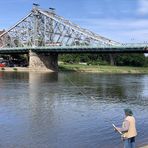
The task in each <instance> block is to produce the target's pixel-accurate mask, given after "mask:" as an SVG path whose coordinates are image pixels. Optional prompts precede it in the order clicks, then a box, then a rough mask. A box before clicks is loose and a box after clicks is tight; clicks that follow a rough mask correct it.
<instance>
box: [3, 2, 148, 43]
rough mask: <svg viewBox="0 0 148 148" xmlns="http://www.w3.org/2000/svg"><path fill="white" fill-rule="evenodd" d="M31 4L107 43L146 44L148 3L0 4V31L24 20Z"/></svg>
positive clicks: (147, 38)
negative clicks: (52, 10) (109, 41)
mask: <svg viewBox="0 0 148 148" xmlns="http://www.w3.org/2000/svg"><path fill="white" fill-rule="evenodd" d="M33 3H38V4H40V7H41V8H44V9H48V8H50V7H54V8H55V9H56V13H57V14H58V15H60V16H62V17H64V18H66V19H68V20H70V21H72V22H73V23H75V24H78V25H79V26H81V27H83V28H86V29H89V30H91V31H93V32H95V33H97V34H99V35H101V36H104V37H107V38H109V39H112V40H115V41H118V42H122V43H131V42H134V43H143V42H148V0H0V29H6V30H7V29H9V28H11V26H13V25H14V24H15V23H17V22H18V21H19V20H21V18H23V17H25V16H26V15H27V14H28V13H29V12H30V11H31V9H32V4H33Z"/></svg>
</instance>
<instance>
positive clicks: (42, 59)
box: [29, 50, 58, 72]
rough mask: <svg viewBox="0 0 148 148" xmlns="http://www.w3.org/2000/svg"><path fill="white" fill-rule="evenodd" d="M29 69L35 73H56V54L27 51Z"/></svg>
mask: <svg viewBox="0 0 148 148" xmlns="http://www.w3.org/2000/svg"><path fill="white" fill-rule="evenodd" d="M29 68H30V69H31V70H35V71H51V72H57V71H58V53H37V52H33V51H31V50H30V51H29Z"/></svg>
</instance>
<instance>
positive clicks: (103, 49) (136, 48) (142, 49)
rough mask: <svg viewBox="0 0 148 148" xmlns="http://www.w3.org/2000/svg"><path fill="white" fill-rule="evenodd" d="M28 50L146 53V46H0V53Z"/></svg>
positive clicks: (147, 51) (46, 51)
mask: <svg viewBox="0 0 148 148" xmlns="http://www.w3.org/2000/svg"><path fill="white" fill-rule="evenodd" d="M29 50H32V51H34V52H39V53H50V52H55V53H148V47H147V46H108V47H97V46H52V47H51V46H50V47H16V48H0V54H10V53H28V52H29Z"/></svg>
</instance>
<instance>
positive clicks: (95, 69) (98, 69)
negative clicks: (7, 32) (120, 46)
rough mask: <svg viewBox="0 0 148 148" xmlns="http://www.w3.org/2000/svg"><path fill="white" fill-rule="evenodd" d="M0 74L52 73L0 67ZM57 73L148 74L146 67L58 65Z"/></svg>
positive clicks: (25, 68) (40, 70)
mask: <svg viewBox="0 0 148 148" xmlns="http://www.w3.org/2000/svg"><path fill="white" fill-rule="evenodd" d="M0 71H1V72H5V71H6V72H54V71H52V70H48V69H39V68H38V69H31V68H28V67H4V68H2V67H0ZM59 72H84V73H85V72H86V73H106V74H148V67H127V66H101V65H81V64H60V65H59Z"/></svg>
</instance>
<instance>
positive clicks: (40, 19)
mask: <svg viewBox="0 0 148 148" xmlns="http://www.w3.org/2000/svg"><path fill="white" fill-rule="evenodd" d="M12 53H18V54H24V53H27V54H29V56H30V67H37V65H41V67H44V66H45V67H46V68H49V67H50V66H49V65H51V63H54V64H55V65H56V63H57V57H58V53H148V44H122V43H119V42H116V41H113V40H111V39H108V38H106V37H103V36H100V35H98V34H96V33H93V32H91V31H89V30H87V29H84V28H81V27H80V26H78V25H76V24H74V23H72V22H70V21H69V20H66V19H65V18H63V17H61V16H58V15H57V14H56V13H55V11H54V10H51V9H50V10H49V9H48V10H44V9H41V8H39V7H38V6H37V5H35V6H34V7H33V9H32V10H31V12H30V13H29V14H28V15H27V16H25V17H24V18H23V19H21V20H20V21H19V22H17V23H16V24H15V25H14V26H12V27H11V28H10V29H8V30H7V31H5V32H4V33H2V34H1V35H0V54H12ZM47 57H48V58H50V60H49V61H50V62H49V63H48V62H47V59H48V58H47ZM39 60H41V61H40V63H48V64H46V65H45V64H44V66H43V65H42V64H39ZM44 60H45V61H44ZM36 62H37V63H36ZM54 64H53V65H54ZM55 65H54V66H55Z"/></svg>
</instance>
